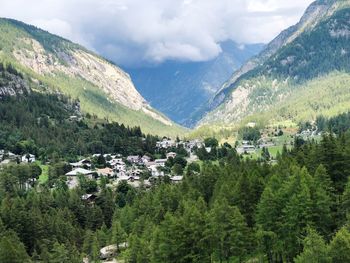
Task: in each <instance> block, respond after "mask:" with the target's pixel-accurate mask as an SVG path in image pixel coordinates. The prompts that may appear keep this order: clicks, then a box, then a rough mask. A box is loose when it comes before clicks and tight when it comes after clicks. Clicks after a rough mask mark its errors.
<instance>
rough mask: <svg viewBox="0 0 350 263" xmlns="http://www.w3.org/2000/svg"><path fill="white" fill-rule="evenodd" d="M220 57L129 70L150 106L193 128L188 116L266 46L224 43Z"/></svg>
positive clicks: (170, 62) (172, 62)
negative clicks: (203, 60) (204, 60)
mask: <svg viewBox="0 0 350 263" xmlns="http://www.w3.org/2000/svg"><path fill="white" fill-rule="evenodd" d="M221 48H222V52H221V53H220V55H219V56H218V57H216V58H215V59H213V60H210V61H206V62H177V61H168V62H165V63H162V64H160V65H153V66H146V67H141V68H129V69H127V71H128V72H129V73H130V75H131V77H132V80H133V81H134V83H135V86H136V87H137V88H138V90H139V91H140V93H141V94H142V95H143V96H144V97H145V98H146V100H147V101H149V102H150V104H151V105H152V106H153V107H154V108H156V109H158V110H160V111H161V112H163V113H165V114H166V115H167V116H168V117H169V118H171V119H172V120H174V121H176V122H178V123H180V124H182V125H185V126H189V127H190V126H193V124H194V123H193V122H191V121H190V119H189V117H190V116H191V114H192V113H193V112H194V111H196V110H197V109H198V108H199V107H201V106H202V104H203V103H207V101H208V100H209V99H210V98H211V97H212V96H213V95H214V94H215V93H216V92H217V91H218V89H220V87H221V86H222V84H223V83H224V82H225V81H226V80H227V79H228V78H229V77H230V76H231V74H232V72H233V71H235V70H237V69H239V68H240V67H241V66H242V65H243V63H244V62H246V61H247V60H248V59H249V58H251V57H252V56H254V55H256V54H257V53H259V52H260V51H261V49H262V48H263V44H255V45H239V44H237V43H234V42H232V41H226V42H224V43H222V44H221Z"/></svg>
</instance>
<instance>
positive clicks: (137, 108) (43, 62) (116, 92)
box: [0, 18, 183, 133]
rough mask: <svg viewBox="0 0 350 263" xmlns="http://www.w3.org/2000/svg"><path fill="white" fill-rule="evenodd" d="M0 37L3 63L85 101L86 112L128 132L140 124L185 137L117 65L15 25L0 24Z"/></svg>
mask: <svg viewBox="0 0 350 263" xmlns="http://www.w3.org/2000/svg"><path fill="white" fill-rule="evenodd" d="M0 32H1V36H0V40H1V44H0V61H3V62H4V63H8V64H12V65H13V66H14V67H16V68H18V69H19V71H21V72H23V73H24V74H27V75H28V76H30V77H31V78H33V79H35V80H36V81H37V82H38V83H45V85H46V86H49V87H51V88H52V89H54V90H55V89H57V90H60V91H61V92H63V93H65V94H66V95H69V96H72V97H75V98H79V99H81V100H82V101H81V104H82V110H83V111H85V112H90V113H95V114H96V115H98V116H99V117H100V118H109V119H112V120H114V121H120V122H122V123H125V124H127V125H130V126H135V125H139V124H140V123H142V124H144V125H145V126H146V129H145V130H146V132H159V131H160V130H161V129H162V130H164V131H167V132H166V133H168V132H169V133H173V132H175V133H181V132H183V129H182V128H181V127H180V126H178V125H175V124H174V123H173V122H172V121H170V120H169V119H168V118H167V117H165V116H164V115H163V114H161V113H159V112H157V111H156V110H154V109H153V108H152V107H151V106H150V105H149V103H148V102H147V101H146V100H145V99H144V98H143V97H142V96H141V95H140V93H139V92H138V91H137V90H136V88H135V86H134V84H133V82H132V81H131V78H130V76H129V75H128V74H127V73H125V72H124V71H123V70H122V69H121V68H120V67H118V66H116V65H115V64H114V63H111V62H110V61H107V60H105V59H103V58H102V57H101V56H99V55H96V54H94V53H93V52H91V51H88V50H87V49H86V48H84V47H82V46H80V45H78V44H75V43H73V42H71V41H69V40H65V39H64V38H61V37H59V36H56V35H52V34H50V33H48V32H47V31H44V30H41V29H39V28H36V27H34V26H30V25H27V24H25V23H23V22H20V21H16V20H13V19H5V18H2V19H0ZM127 115H130V116H131V117H130V118H127ZM151 124H153V125H154V126H155V127H157V128H156V129H154V128H153V127H152V125H151ZM159 127H161V129H158V128H159Z"/></svg>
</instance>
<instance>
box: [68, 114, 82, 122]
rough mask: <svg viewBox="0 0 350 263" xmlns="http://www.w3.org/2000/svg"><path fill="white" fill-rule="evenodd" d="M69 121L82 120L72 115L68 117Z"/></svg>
mask: <svg viewBox="0 0 350 263" xmlns="http://www.w3.org/2000/svg"><path fill="white" fill-rule="evenodd" d="M69 120H70V121H81V120H82V118H81V117H78V116H75V115H72V116H69Z"/></svg>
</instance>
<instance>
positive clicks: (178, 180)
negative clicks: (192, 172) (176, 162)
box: [170, 175, 183, 183]
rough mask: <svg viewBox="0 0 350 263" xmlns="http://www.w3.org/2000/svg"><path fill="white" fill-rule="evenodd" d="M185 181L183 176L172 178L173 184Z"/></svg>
mask: <svg viewBox="0 0 350 263" xmlns="http://www.w3.org/2000/svg"><path fill="white" fill-rule="evenodd" d="M182 179H183V176H180V175H176V176H173V177H171V178H170V180H171V182H172V183H180V182H181V181H182Z"/></svg>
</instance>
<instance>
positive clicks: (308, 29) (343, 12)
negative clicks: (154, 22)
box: [200, 1, 350, 125]
mask: <svg viewBox="0 0 350 263" xmlns="http://www.w3.org/2000/svg"><path fill="white" fill-rule="evenodd" d="M312 7H313V8H317V7H318V8H322V10H324V11H323V12H324V15H322V16H321V15H320V14H318V15H315V16H313V17H312V18H309V17H308V12H310V10H311V8H312ZM349 16H350V9H349V2H348V1H316V2H315V3H313V4H312V5H311V6H310V8H309V9H308V10H307V11H306V13H305V15H304V17H303V18H302V19H301V22H300V23H304V24H305V23H306V22H307V21H308V20H310V21H309V22H308V23H306V25H305V26H304V27H302V28H300V29H299V30H298V34H294V36H293V37H291V36H290V37H289V38H288V39H289V40H288V41H287V42H286V43H285V44H284V45H282V46H280V47H279V48H278V49H277V50H276V51H274V53H273V54H272V55H270V56H269V57H267V58H265V59H264V60H263V61H262V62H261V63H260V64H257V65H255V67H254V68H253V69H250V70H248V71H247V72H245V73H244V74H241V75H240V76H238V77H237V78H234V81H233V82H230V85H228V86H227V87H225V89H224V90H223V91H222V92H221V93H220V94H218V95H217V97H218V98H219V97H220V98H223V97H225V101H224V102H222V103H221V104H218V105H216V107H217V108H216V109H215V110H214V111H212V112H210V113H209V114H207V116H205V117H204V118H203V119H202V121H201V122H200V124H201V125H203V124H219V125H220V124H223V125H229V124H230V125H232V124H238V123H240V122H242V121H243V122H245V121H246V119H247V118H248V119H250V120H252V119H255V121H257V122H258V121H260V120H268V123H266V124H273V123H276V122H283V121H292V122H293V123H298V122H299V121H305V120H310V121H311V120H315V118H316V115H317V114H324V115H328V116H331V115H333V116H334V115H336V114H339V113H342V112H345V111H347V110H348V105H349V98H348V96H347V95H348V87H349V85H348V80H349V45H348V42H349ZM314 17H316V19H315V18H314ZM305 21H306V22H305ZM300 23H299V24H300ZM299 24H298V25H299ZM284 33H286V32H284ZM282 35H283V33H281V36H280V37H282ZM274 41H275V40H274ZM271 43H274V42H271ZM262 54H264V52H262ZM260 56H261V55H260ZM329 98H330V99H332V100H334V101H335V102H338V101H340V102H339V103H331V102H330V103H328V99H329ZM296 105H297V106H296Z"/></svg>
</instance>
